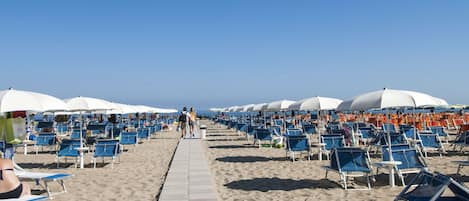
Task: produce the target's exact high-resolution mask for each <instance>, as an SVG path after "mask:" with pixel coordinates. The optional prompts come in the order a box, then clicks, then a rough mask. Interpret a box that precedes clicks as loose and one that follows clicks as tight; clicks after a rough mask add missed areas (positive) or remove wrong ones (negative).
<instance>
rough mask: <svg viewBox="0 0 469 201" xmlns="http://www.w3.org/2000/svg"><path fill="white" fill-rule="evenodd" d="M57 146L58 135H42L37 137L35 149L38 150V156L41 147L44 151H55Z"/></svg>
mask: <svg viewBox="0 0 469 201" xmlns="http://www.w3.org/2000/svg"><path fill="white" fill-rule="evenodd" d="M56 144H57V141H56V134H55V133H40V134H39V135H38V136H37V137H36V143H35V144H34V148H35V149H36V155H37V154H38V152H39V147H41V149H42V151H43V150H44V147H48V148H49V149H51V148H52V149H54V151H55V145H56Z"/></svg>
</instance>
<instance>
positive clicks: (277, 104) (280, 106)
mask: <svg viewBox="0 0 469 201" xmlns="http://www.w3.org/2000/svg"><path fill="white" fill-rule="evenodd" d="M293 103H295V101H291V100H280V101H274V102H271V103H269V104H268V105H267V111H271V112H276V111H285V110H287V109H288V107H289V106H290V105H291V104H293Z"/></svg>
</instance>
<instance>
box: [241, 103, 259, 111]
mask: <svg viewBox="0 0 469 201" xmlns="http://www.w3.org/2000/svg"><path fill="white" fill-rule="evenodd" d="M254 106H256V105H255V104H248V105H245V106H243V110H242V111H241V112H252V111H253V109H254Z"/></svg>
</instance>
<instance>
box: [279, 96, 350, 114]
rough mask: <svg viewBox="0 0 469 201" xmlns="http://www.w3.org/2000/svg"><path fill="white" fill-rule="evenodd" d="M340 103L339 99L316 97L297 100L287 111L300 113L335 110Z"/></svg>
mask: <svg viewBox="0 0 469 201" xmlns="http://www.w3.org/2000/svg"><path fill="white" fill-rule="evenodd" d="M341 102H342V100H340V99H336V98H328V97H319V96H317V97H311V98H306V99H303V100H299V101H297V102H295V103H293V104H291V105H290V106H289V107H288V109H289V110H302V111H306V110H309V111H317V110H335V109H336V108H337V106H338V105H339V104H340V103H341Z"/></svg>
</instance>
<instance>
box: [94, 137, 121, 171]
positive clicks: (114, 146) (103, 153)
mask: <svg viewBox="0 0 469 201" xmlns="http://www.w3.org/2000/svg"><path fill="white" fill-rule="evenodd" d="M94 149H95V150H94V154H93V168H96V159H97V158H102V159H103V163H104V158H111V159H112V161H111V168H114V161H115V159H116V158H117V159H118V160H119V161H120V148H119V141H118V140H98V141H96V144H95V145H94Z"/></svg>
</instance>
